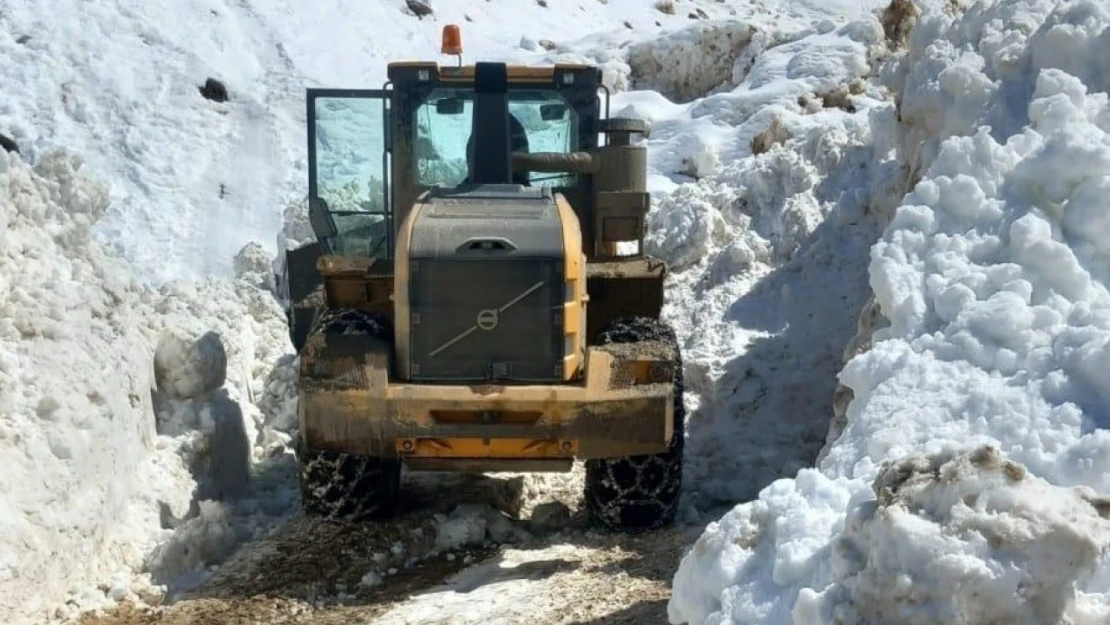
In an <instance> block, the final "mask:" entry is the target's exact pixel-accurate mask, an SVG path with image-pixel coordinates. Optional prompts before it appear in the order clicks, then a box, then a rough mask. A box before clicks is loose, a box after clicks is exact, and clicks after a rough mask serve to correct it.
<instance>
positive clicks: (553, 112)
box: [540, 103, 567, 122]
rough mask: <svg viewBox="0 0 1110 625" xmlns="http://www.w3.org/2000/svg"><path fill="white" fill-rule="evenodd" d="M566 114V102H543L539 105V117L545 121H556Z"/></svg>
mask: <svg viewBox="0 0 1110 625" xmlns="http://www.w3.org/2000/svg"><path fill="white" fill-rule="evenodd" d="M566 116H567V105H566V104H558V103H555V104H544V105H542V106H540V119H542V120H543V121H545V122H553V121H558V120H561V119H563V118H565V117H566Z"/></svg>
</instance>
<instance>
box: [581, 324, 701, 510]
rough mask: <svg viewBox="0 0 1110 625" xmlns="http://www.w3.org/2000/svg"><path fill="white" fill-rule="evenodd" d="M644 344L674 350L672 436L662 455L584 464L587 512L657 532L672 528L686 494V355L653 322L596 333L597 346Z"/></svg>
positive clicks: (610, 326)
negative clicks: (656, 343)
mask: <svg viewBox="0 0 1110 625" xmlns="http://www.w3.org/2000/svg"><path fill="white" fill-rule="evenodd" d="M641 341H663V342H667V343H669V344H671V345H672V346H673V347H674V350H675V359H676V362H675V363H674V364H675V376H674V437H673V438H672V439H671V446H670V448H669V449H668V450H667V451H665V452H663V453H659V454H650V455H644V456H627V457H624V458H612V459H605V460H587V461H586V489H585V498H586V507H587V509H588V510H589V512H590V515H591V516H592V517H593V518H594V519H596V520H597V521H599V522H601V523H602V524H603V525H605V526H607V527H609V528H612V529H626V530H653V529H657V528H660V527H663V526H664V525H669V524H670V523H672V522H673V521H674V518H675V513H676V511H677V509H678V497H679V493H680V491H681V490H682V453H683V449H684V447H685V420H686V418H685V417H686V411H685V408H684V406H683V401H682V390H683V378H682V355H681V353H680V352H679V349H678V340H677V339H676V338H675V334H674V331H673V330H671V329H670V328H669V327H667V326H666V325H665V324H663V323H662V322H660V321H657V320H655V319H648V318H644V317H636V318H628V319H617V320H615V321H613V322H611V323H609V324H608V325H606V326H605V327H604V328H603V329H602V330H601V332H600V333H598V336H597V339H596V340H595V341H594V343H595V344H597V345H605V344H609V343H638V342H641Z"/></svg>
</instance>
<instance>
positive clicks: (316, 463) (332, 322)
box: [297, 309, 401, 521]
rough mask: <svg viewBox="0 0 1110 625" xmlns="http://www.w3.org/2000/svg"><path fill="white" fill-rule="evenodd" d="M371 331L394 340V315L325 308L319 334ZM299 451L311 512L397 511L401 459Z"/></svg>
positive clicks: (368, 514)
mask: <svg viewBox="0 0 1110 625" xmlns="http://www.w3.org/2000/svg"><path fill="white" fill-rule="evenodd" d="M319 332H323V333H326V334H333V335H334V334H339V335H352V334H359V335H369V336H373V337H377V338H382V339H385V340H388V341H390V342H391V343H392V339H393V328H392V326H391V325H390V323H389V320H388V319H387V318H386V317H384V316H382V315H378V314H375V313H370V312H367V311H364V310H355V309H336V310H325V311H322V313H321V314H320V316H319V317H318V318H317V319H316V321H315V323H314V324H313V328H312V332H311V333H310V334H316V333H319ZM301 442H302V445H301V448H300V449H299V450H298V452H299V453H298V454H297V455H298V460H299V464H300V486H301V489H300V490H301V506H302V508H303V509H304V511H305V514H308V515H311V516H317V517H323V518H327V519H331V520H336V521H339V520H342V521H359V520H365V519H371V518H381V517H384V516H388V515H390V514H392V513H393V512H395V511H396V509H397V500H398V497H399V494H400V487H401V460H400V459H397V458H374V457H370V456H362V455H357V454H347V453H339V452H334V451H319V450H311V449H304V448H303V441H301Z"/></svg>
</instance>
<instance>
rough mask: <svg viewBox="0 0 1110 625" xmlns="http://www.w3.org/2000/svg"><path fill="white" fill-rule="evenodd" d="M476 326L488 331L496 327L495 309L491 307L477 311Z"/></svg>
mask: <svg viewBox="0 0 1110 625" xmlns="http://www.w3.org/2000/svg"><path fill="white" fill-rule="evenodd" d="M478 327H479V328H481V329H483V330H485V331H487V332H488V331H490V330H493V329H494V328H496V327H497V311H496V310H493V309H489V310H483V311H482V312H480V313H478Z"/></svg>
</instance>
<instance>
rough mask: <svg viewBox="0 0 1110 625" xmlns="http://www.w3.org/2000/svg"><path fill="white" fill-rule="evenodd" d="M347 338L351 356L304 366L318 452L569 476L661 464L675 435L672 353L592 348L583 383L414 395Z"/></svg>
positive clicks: (312, 441)
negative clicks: (514, 467) (613, 463)
mask: <svg viewBox="0 0 1110 625" xmlns="http://www.w3.org/2000/svg"><path fill="white" fill-rule="evenodd" d="M343 338H344V339H346V341H345V343H344V346H343V349H342V350H335V351H329V352H328V353H326V354H325V353H323V352H316V353H314V354H310V353H308V350H306V353H305V354H304V355H303V356H302V371H301V384H300V394H299V399H300V402H299V407H298V412H299V420H300V431H301V434H302V437H303V442H304V443H305V444H306V445H307V446H308V447H309V448H310V449H319V450H328V451H339V452H347V453H358V454H366V455H372V456H379V457H401V458H404V459H406V462H407V463H408V464H409V465H410V466H411V467H412V468H417V469H419V468H428V469H435V470H441V469H451V468H453V467H455V466H458V467H460V468H461V467H472V468H476V469H478V470H488V469H482V466H483V465H482V463H481V462H480V461H481V460H490V461H493V460H505V461H521V462H520V464H521V465H522V466H524V465H528V464H532V465H535V466H537V467H562V466H565V465H568V464H569V460H571V459H574V458H580V459H583V458H587V459H588V458H606V457H619V456H626V455H638V454H648V453H659V452H662V451H665V450H666V448H667V446H668V445H669V443H670V440H671V437H672V435H673V419H674V395H673V393H674V391H673V382H672V380H673V375H674V372H673V364H672V362H673V361H672V360H670V359H669V355H668V354H667V353H665V352H664V353H658V354H653V353H652V351H651V350H650V349H647V350H645V349H643V346H640V348H639V349H636V350H633V349H628V348H629V347H630V346H624V345H611V346H606V347H605V348H591V349H590V350H589V351H588V352H587V355H586V375H585V376H584V377H585V379H584V380H583V382H582V383H580V384H565V385H551V386H545V385H535V386H492V385H491V386H464V385H432V384H408V383H401V382H397V381H391V380H389V379H388V370H389V368H388V362H389V361H388V352H387V351H386V350H387V349H388V348H387V347H385V346H384V344H382V343H379V344H376V345H374V344H372V341H366V342H364V344H363V345H361V347H360V346H359V345H355V344H354V343H358V342H363V341H364V339H361V338H360V337H350V336H348V337H343ZM659 351H661V352H663V348H662V346H661V347H660V350H659ZM494 464H496V465H497V466H508V465H511V464H512V462H509V463H508V465H507V464H506V463H505V462H500V463H492V462H491V463H489V465H490V466H493V465H494ZM524 470H530V469H524ZM540 470H544V469H540ZM546 470H558V469H556V468H548V469H546Z"/></svg>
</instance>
